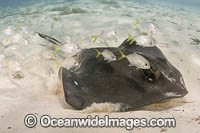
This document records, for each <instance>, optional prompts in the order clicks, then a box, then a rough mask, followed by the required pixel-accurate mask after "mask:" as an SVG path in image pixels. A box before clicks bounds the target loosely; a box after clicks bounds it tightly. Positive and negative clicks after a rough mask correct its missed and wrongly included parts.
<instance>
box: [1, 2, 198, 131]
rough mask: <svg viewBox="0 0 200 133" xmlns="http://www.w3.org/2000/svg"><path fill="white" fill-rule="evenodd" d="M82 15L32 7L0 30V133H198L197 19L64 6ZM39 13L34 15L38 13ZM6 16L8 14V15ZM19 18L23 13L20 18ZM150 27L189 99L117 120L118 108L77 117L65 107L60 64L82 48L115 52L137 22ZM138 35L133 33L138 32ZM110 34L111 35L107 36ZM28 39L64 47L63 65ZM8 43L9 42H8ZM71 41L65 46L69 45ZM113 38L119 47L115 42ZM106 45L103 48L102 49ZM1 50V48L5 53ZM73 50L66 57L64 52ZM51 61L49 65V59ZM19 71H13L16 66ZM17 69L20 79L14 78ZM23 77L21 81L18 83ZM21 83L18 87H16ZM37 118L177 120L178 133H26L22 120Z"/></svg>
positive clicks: (139, 9)
mask: <svg viewBox="0 0 200 133" xmlns="http://www.w3.org/2000/svg"><path fill="white" fill-rule="evenodd" d="M70 4H71V5H70V7H72V8H75V7H82V9H83V10H85V11H86V13H81V11H80V12H79V13H78V14H69V15H59V13H60V12H61V11H50V10H51V9H53V8H55V7H68V6H69V5H68V3H62V4H49V5H46V6H45V3H40V4H37V5H32V6H30V7H28V8H24V9H18V11H17V12H18V14H16V15H15V16H14V17H9V16H8V17H5V18H2V19H1V22H0V28H1V29H0V132H1V133H7V132H11V133H12V132H20V133H23V132H26V133H27V132H41V133H44V132H50V133H54V132H61V133H62V132H63V133H64V132H87V133H88V132H117V133H118V132H130V133H146V132H156V133H157V132H170V133H177V132H183V133H188V132H190V133H199V131H200V111H199V109H200V95H199V94H200V71H199V68H200V54H199V51H200V44H193V43H195V42H193V41H192V39H191V38H199V37H200V32H198V30H200V16H199V15H198V14H195V13H194V14H191V13H189V12H187V11H186V10H183V9H180V10H178V9H176V10H175V9H174V8H167V7H166V8H165V7H159V6H157V5H148V4H144V3H139V2H136V3H133V2H129V1H126V2H120V1H119V2H118V1H117V2H116V3H113V4H105V3H104V4H102V3H98V2H91V1H89V2H88V3H87V4H85V3H84V2H82V3H76V2H72V3H70ZM36 9H37V10H36ZM10 10H11V9H10ZM25 13H27V14H26V15H25ZM136 19H138V20H139V22H141V23H142V21H144V23H145V22H146V23H152V24H154V25H155V26H156V32H155V33H154V35H153V37H154V38H155V40H156V45H157V46H158V47H159V48H160V49H161V50H162V52H163V53H164V55H165V56H166V57H167V58H168V60H169V61H170V62H171V63H172V64H173V65H174V66H175V67H176V68H177V69H178V70H179V71H180V72H181V73H182V75H183V78H184V81H185V84H186V87H187V89H188V91H189V94H188V95H186V96H185V97H184V98H179V99H172V100H167V101H164V102H161V103H155V104H153V105H149V106H146V107H143V108H140V109H138V110H136V111H129V112H117V111H118V110H119V105H112V104H108V103H106V104H95V105H93V106H92V107H90V108H87V109H85V110H83V111H77V110H75V109H73V108H72V107H71V106H70V105H68V104H67V103H66V102H65V100H64V94H63V91H62V89H61V85H60V81H59V79H58V75H57V71H58V70H57V67H58V65H59V63H61V64H63V65H64V66H66V67H68V68H69V67H70V66H73V65H74V64H75V62H74V60H73V59H72V58H71V55H73V53H76V52H77V51H79V49H77V47H76V44H77V45H78V47H80V48H82V49H83V48H90V47H96V46H105V40H106V42H107V43H108V45H109V46H118V45H119V44H120V43H121V42H123V40H124V39H125V38H126V37H127V36H128V33H129V32H130V27H132V25H133V24H134V23H135V22H136ZM138 27H139V26H138ZM102 30H105V31H106V32H104V33H105V35H102V36H103V37H104V41H102V40H98V41H99V42H98V44H92V38H91V37H90V36H91V35H100V34H101V32H102ZM113 31H116V32H117V34H116V35H115V34H114V35H113V34H109V33H113ZM34 32H41V33H45V34H48V35H50V36H53V37H55V38H57V39H59V40H61V41H62V42H66V45H65V46H66V47H65V48H63V50H66V51H65V52H67V54H65V56H66V59H65V60H63V59H62V57H60V56H57V57H54V54H53V52H52V51H51V50H50V49H49V48H48V47H44V46H42V45H41V44H44V45H47V46H49V45H50V44H49V43H48V42H46V41H44V40H43V39H41V38H39V37H38V36H37V35H36V34H35V33H34ZM13 38H14V41H13ZM69 38H70V43H69ZM116 38H117V40H116ZM108 40H109V41H108ZM5 47H6V48H5ZM69 49H71V51H70V50H69ZM52 57H53V58H54V60H50V59H49V58H52ZM18 63H19V64H18ZM16 69H17V70H19V71H20V72H21V73H16ZM20 76H21V77H20ZM18 78H19V79H18ZM29 113H32V114H35V115H36V116H37V117H38V118H40V117H41V116H42V115H45V114H48V115H50V116H51V117H55V118H74V117H77V118H86V117H87V115H92V116H95V115H99V116H100V117H104V116H105V115H109V116H110V117H117V118H147V119H151V118H175V119H176V126H177V127H176V128H134V129H133V130H131V131H128V130H126V129H124V128H43V127H41V126H40V125H39V122H38V125H37V126H36V127H35V128H33V129H29V128H27V127H25V125H24V117H25V116H26V115H27V114H29Z"/></svg>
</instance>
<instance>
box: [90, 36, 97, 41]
mask: <svg viewBox="0 0 200 133" xmlns="http://www.w3.org/2000/svg"><path fill="white" fill-rule="evenodd" d="M91 37H92V38H93V39H94V40H93V42H94V43H96V41H97V36H95V35H92V36H91Z"/></svg>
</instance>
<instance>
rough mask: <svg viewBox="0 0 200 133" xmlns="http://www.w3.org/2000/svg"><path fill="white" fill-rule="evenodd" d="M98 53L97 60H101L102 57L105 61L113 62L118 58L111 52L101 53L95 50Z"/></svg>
mask: <svg viewBox="0 0 200 133" xmlns="http://www.w3.org/2000/svg"><path fill="white" fill-rule="evenodd" d="M95 50H96V52H97V56H96V58H99V56H100V55H102V56H103V57H104V60H106V61H108V62H111V61H115V60H116V56H115V55H114V54H113V53H112V52H111V51H109V50H104V51H103V52H100V51H99V50H98V49H95Z"/></svg>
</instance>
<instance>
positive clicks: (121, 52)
mask: <svg viewBox="0 0 200 133" xmlns="http://www.w3.org/2000/svg"><path fill="white" fill-rule="evenodd" d="M119 52H120V54H121V56H120V57H119V58H118V59H117V60H119V61H120V60H122V59H123V58H124V57H125V54H124V52H123V51H122V50H121V49H119Z"/></svg>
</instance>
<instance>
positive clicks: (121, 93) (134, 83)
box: [60, 40, 188, 109]
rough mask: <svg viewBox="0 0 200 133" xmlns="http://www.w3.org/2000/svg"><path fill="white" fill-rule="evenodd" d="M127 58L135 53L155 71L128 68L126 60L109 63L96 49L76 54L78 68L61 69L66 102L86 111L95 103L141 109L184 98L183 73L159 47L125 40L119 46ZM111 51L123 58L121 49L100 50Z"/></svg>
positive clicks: (101, 49)
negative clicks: (140, 44) (159, 102)
mask: <svg viewBox="0 0 200 133" xmlns="http://www.w3.org/2000/svg"><path fill="white" fill-rule="evenodd" d="M119 48H120V49H121V50H122V51H123V52H124V54H125V55H129V54H132V53H133V52H135V53H137V54H140V55H142V56H143V57H145V58H146V59H147V60H148V61H149V63H150V65H151V67H152V68H156V71H155V72H154V73H153V72H152V71H150V69H149V70H143V69H138V68H136V67H134V66H129V62H128V60H127V59H126V58H124V59H122V60H120V61H118V60H116V61H112V62H107V61H105V60H104V58H103V56H102V55H101V56H100V57H99V58H98V59H97V58H96V55H97V53H96V51H95V49H94V48H91V49H84V50H82V51H81V52H80V53H78V54H77V59H78V62H79V63H80V64H81V65H80V66H79V67H77V68H72V69H70V70H68V69H66V68H63V67H62V68H61V69H60V71H61V75H62V77H61V81H62V84H63V89H64V94H65V100H66V102H67V103H69V104H70V105H71V106H73V107H74V108H76V109H84V108H86V107H88V106H90V105H91V104H93V103H105V102H110V103H121V104H122V105H128V106H130V107H131V108H133V109H134V108H138V107H141V106H145V105H148V104H152V103H155V102H158V101H161V100H164V99H169V98H178V97H183V96H185V95H186V94H187V93H188V92H187V90H186V88H185V84H184V81H183V77H182V75H181V73H180V72H179V71H178V70H177V69H176V68H175V67H174V66H173V65H172V64H171V63H170V62H169V61H168V60H167V59H166V57H165V56H164V55H163V54H162V52H161V51H160V50H159V49H158V48H157V47H141V46H138V45H129V42H128V41H127V40H126V41H124V42H123V43H122V45H121V46H120V47H119ZM97 49H98V50H99V51H101V52H102V51H103V50H105V49H107V50H110V51H112V52H113V53H114V54H115V55H116V56H117V57H119V56H120V53H119V50H118V48H97Z"/></svg>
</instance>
